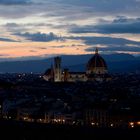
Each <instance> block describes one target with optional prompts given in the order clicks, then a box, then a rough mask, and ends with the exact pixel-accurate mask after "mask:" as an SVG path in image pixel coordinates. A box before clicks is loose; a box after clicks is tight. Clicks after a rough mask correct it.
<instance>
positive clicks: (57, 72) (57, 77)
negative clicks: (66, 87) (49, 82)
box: [54, 57, 61, 82]
mask: <svg viewBox="0 0 140 140" xmlns="http://www.w3.org/2000/svg"><path fill="white" fill-rule="evenodd" d="M54 81H55V82H61V58H60V57H55V58H54Z"/></svg>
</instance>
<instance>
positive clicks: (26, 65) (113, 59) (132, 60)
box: [0, 54, 140, 73]
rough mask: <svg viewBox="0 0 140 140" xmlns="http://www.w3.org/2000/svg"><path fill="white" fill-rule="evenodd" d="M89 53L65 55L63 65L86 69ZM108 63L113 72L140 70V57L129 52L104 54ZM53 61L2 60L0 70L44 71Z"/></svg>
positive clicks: (74, 68)
mask: <svg viewBox="0 0 140 140" xmlns="http://www.w3.org/2000/svg"><path fill="white" fill-rule="evenodd" d="M92 56H93V55H92V54H89V55H63V56H61V57H62V66H63V68H69V69H70V70H71V71H85V69H86V63H87V62H88V60H89V59H90V58H91V57H92ZM102 57H103V58H104V59H105V60H106V62H107V64H108V68H109V71H111V72H130V71H136V70H140V57H134V56H132V55H129V54H110V55H102ZM52 63H53V58H48V59H43V60H28V61H12V62H10V61H9V62H0V72H1V73H5V72H9V73H12V72H25V73H29V72H34V73H43V72H44V71H45V70H46V69H48V68H49V67H50V66H51V64H52Z"/></svg>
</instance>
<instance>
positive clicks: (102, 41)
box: [68, 36, 140, 45]
mask: <svg viewBox="0 0 140 140" xmlns="http://www.w3.org/2000/svg"><path fill="white" fill-rule="evenodd" d="M68 39H76V40H83V41H84V43H85V44H87V45H98V44H99V45H115V44H116V45H125V44H133V45H140V42H138V41H132V40H128V39H123V38H113V37H96V36H87V37H85V36H81V37H68Z"/></svg>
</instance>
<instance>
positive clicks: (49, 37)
mask: <svg viewBox="0 0 140 140" xmlns="http://www.w3.org/2000/svg"><path fill="white" fill-rule="evenodd" d="M15 35H18V36H22V37H25V38H26V39H27V40H30V41H35V42H50V41H53V40H62V38H61V37H58V36H57V35H55V34H54V33H52V32H51V33H49V34H45V33H40V32H38V33H29V32H26V33H16V34H15Z"/></svg>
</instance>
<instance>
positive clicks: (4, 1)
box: [0, 0, 31, 5]
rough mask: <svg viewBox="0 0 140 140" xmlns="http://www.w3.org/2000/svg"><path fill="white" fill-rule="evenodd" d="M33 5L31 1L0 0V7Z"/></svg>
mask: <svg viewBox="0 0 140 140" xmlns="http://www.w3.org/2000/svg"><path fill="white" fill-rule="evenodd" d="M29 3H31V1H30V0H0V5H23V4H24V5H25V4H29Z"/></svg>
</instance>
